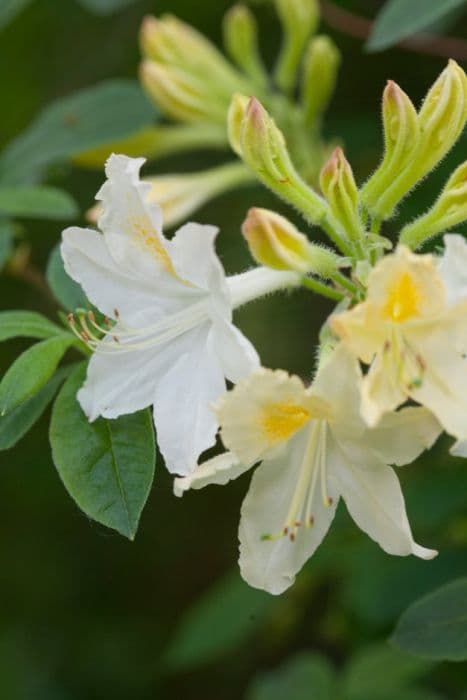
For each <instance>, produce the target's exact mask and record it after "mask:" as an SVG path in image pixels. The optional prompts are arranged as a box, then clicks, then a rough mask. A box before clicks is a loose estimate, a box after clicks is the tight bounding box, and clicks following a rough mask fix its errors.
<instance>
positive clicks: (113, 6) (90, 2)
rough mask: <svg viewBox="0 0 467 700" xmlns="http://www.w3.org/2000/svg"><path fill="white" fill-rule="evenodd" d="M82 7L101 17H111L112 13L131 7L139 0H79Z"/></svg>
mask: <svg viewBox="0 0 467 700" xmlns="http://www.w3.org/2000/svg"><path fill="white" fill-rule="evenodd" d="M79 2H80V3H81V5H82V6H83V7H85V8H86V9H87V10H90V11H91V12H95V13H96V14H99V15H110V14H111V13H112V12H117V10H120V9H121V8H122V7H126V6H127V5H131V4H132V3H134V2H139V0H79Z"/></svg>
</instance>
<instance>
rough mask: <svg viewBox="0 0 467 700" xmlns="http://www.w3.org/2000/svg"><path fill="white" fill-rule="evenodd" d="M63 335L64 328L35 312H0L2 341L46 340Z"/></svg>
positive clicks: (0, 336) (0, 338)
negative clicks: (19, 339)
mask: <svg viewBox="0 0 467 700" xmlns="http://www.w3.org/2000/svg"><path fill="white" fill-rule="evenodd" d="M62 333H63V328H60V326H56V325H55V323H52V321H49V320H48V319H47V318H45V316H42V315H41V314H38V313H36V312H35V311H0V341H2V340H10V338H35V339H37V340H44V339H45V338H53V336H55V335H61V334H62Z"/></svg>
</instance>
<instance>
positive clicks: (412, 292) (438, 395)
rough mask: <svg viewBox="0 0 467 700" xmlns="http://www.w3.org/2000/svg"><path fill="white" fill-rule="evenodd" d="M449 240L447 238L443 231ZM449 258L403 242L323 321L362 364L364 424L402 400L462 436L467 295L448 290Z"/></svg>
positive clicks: (466, 414)
mask: <svg viewBox="0 0 467 700" xmlns="http://www.w3.org/2000/svg"><path fill="white" fill-rule="evenodd" d="M445 240H446V242H447V244H448V245H449V241H450V240H451V236H446V239H445ZM450 260H451V262H448V260H447V259H446V258H445V259H444V260H442V261H441V263H440V264H439V265H437V260H436V258H435V257H433V256H432V255H416V254H414V253H411V252H410V251H409V250H408V249H407V248H405V247H404V246H399V247H398V248H397V250H396V252H395V253H394V254H392V255H388V256H386V257H385V258H383V259H382V260H381V261H380V262H379V263H378V264H377V265H376V266H375V268H374V269H373V270H372V271H371V273H370V275H369V278H368V296H367V298H366V300H365V301H364V302H363V303H361V304H358V305H357V306H355V307H354V308H353V309H350V310H349V311H344V312H342V313H339V314H336V315H335V316H333V317H332V319H331V326H332V328H333V329H334V331H335V332H336V333H337V334H338V335H339V336H340V337H341V338H342V339H343V341H344V343H345V344H346V345H347V346H348V347H349V348H350V349H351V350H352V352H353V353H355V355H356V356H358V357H359V358H360V359H361V360H362V361H363V362H364V363H366V364H368V365H370V367H369V370H368V373H367V374H366V376H365V378H364V380H363V385H362V414H363V416H364V418H365V420H366V422H367V423H368V424H369V425H376V424H377V423H378V421H379V420H380V418H381V416H382V415H383V414H384V413H386V412H388V411H391V410H393V409H395V408H396V407H397V406H399V405H401V404H402V403H404V402H405V401H406V400H407V399H413V400H414V401H416V402H417V403H420V404H422V405H424V406H426V407H427V408H429V409H430V410H431V411H432V412H433V413H434V414H435V416H436V417H437V418H438V420H439V421H440V423H441V424H442V426H443V427H444V428H445V430H446V431H447V432H448V433H451V434H452V435H454V436H455V437H457V438H459V439H465V438H467V363H466V359H465V352H466V350H467V297H466V296H462V295H460V296H459V295H458V294H457V295H456V294H455V293H454V292H453V290H452V287H453V285H457V287H458V284H457V283H456V278H455V275H454V265H455V263H454V262H453V261H452V256H451V255H450Z"/></svg>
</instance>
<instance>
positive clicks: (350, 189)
mask: <svg viewBox="0 0 467 700" xmlns="http://www.w3.org/2000/svg"><path fill="white" fill-rule="evenodd" d="M320 186H321V190H322V191H323V194H324V196H325V197H326V199H327V200H328V202H329V206H330V207H331V211H332V213H333V214H334V216H335V217H336V219H337V220H338V221H339V222H340V223H341V224H342V227H343V228H344V230H345V232H346V234H347V237H348V238H349V239H352V240H359V239H361V238H362V234H363V232H362V227H361V224H360V217H359V214H358V188H357V185H356V184H355V179H354V175H353V172H352V168H351V166H350V163H349V162H348V160H347V159H346V157H345V155H344V153H343V151H342V148H340V147H337V148H335V149H334V151H333V153H332V155H331V158H330V159H329V160H328V162H327V163H326V165H325V166H324V167H323V169H322V170H321V175H320Z"/></svg>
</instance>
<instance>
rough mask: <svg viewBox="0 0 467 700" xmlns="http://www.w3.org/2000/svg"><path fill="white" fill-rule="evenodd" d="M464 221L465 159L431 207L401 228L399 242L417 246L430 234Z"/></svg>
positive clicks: (466, 202)
mask: <svg viewBox="0 0 467 700" xmlns="http://www.w3.org/2000/svg"><path fill="white" fill-rule="evenodd" d="M464 221H467V161H466V162H465V163H462V165H460V166H459V167H458V168H457V169H456V170H455V171H454V172H453V174H452V175H451V177H450V178H449V180H448V181H447V183H446V184H445V186H444V188H443V190H442V192H441V194H440V196H439V197H438V199H437V200H436V202H435V203H434V205H433V207H432V208H431V209H430V210H429V211H428V212H427V213H426V214H424V215H423V216H420V217H419V218H418V219H416V220H415V221H413V222H412V223H411V224H408V225H407V226H405V227H404V228H403V229H402V231H401V235H400V242H401V243H403V244H405V245H407V246H409V247H410V248H417V247H418V246H420V245H422V243H424V242H425V241H427V240H428V239H429V238H431V237H432V236H435V235H436V234H438V233H442V232H443V231H447V230H449V229H451V228H453V227H454V226H458V225H459V224H461V223H463V222H464Z"/></svg>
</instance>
